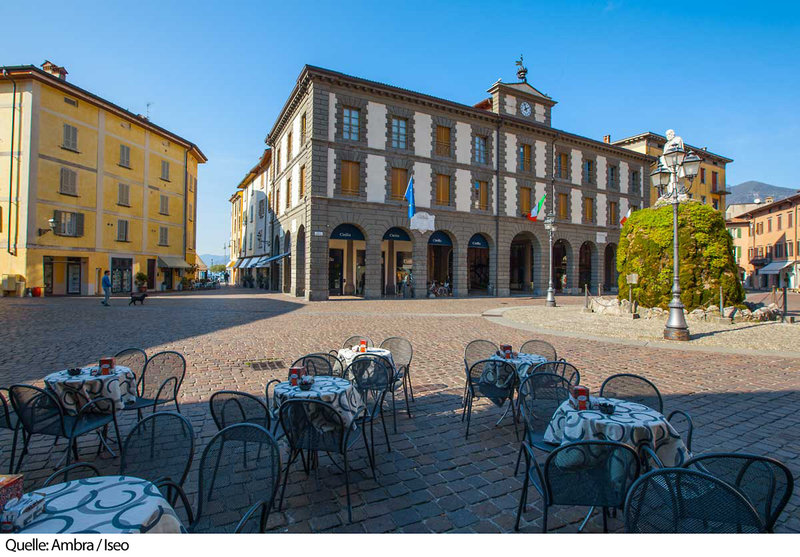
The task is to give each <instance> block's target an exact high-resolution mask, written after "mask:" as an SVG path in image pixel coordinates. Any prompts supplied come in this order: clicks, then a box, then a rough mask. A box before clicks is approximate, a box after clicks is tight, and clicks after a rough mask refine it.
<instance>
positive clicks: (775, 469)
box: [683, 453, 794, 532]
mask: <svg viewBox="0 0 800 557" xmlns="http://www.w3.org/2000/svg"><path fill="white" fill-rule="evenodd" d="M683 468H688V469H690V470H698V471H700V472H705V473H706V474H710V475H712V476H714V477H715V478H718V479H720V480H722V481H724V482H725V483H727V484H728V485H730V486H731V487H734V488H735V489H736V490H737V491H738V492H739V493H741V494H742V495H744V497H745V499H747V500H748V501H749V502H750V504H751V505H753V508H754V509H755V510H756V512H757V513H758V516H759V517H760V518H761V520H762V522H763V523H764V526H765V528H766V530H767V531H768V532H772V531H773V529H774V528H775V522H776V521H777V520H778V517H779V516H780V514H781V512H783V509H784V508H785V507H786V504H787V503H788V502H789V497H791V495H792V492H793V491H794V478H793V477H792V472H791V471H790V470H789V468H787V467H786V465H785V464H783V463H782V462H779V461H777V460H775V459H774V458H768V457H765V456H756V455H750V454H740V453H709V454H704V455H699V456H696V457H694V458H692V459H691V460H688V461H687V462H685V463H684V464H683Z"/></svg>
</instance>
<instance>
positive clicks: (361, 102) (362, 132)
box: [335, 95, 368, 146]
mask: <svg viewBox="0 0 800 557" xmlns="http://www.w3.org/2000/svg"><path fill="white" fill-rule="evenodd" d="M367 104H368V101H367V99H362V98H359V97H353V96H350V95H336V135H335V139H336V141H337V142H339V143H347V144H349V145H363V146H366V145H367V118H368V114H367ZM345 107H349V108H357V109H358V111H359V114H358V139H357V140H354V139H345V138H344V109H345Z"/></svg>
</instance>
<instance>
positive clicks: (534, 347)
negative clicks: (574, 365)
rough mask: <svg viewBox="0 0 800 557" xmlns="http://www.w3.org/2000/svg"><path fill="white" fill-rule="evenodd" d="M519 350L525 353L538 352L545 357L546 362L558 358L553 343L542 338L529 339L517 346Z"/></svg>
mask: <svg viewBox="0 0 800 557" xmlns="http://www.w3.org/2000/svg"><path fill="white" fill-rule="evenodd" d="M519 351H520V352H524V353H525V354H538V355H539V356H542V357H543V358H547V361H548V362H554V361H556V360H557V359H558V356H557V355H556V349H555V348H554V347H553V345H552V344H550V343H549V342H545V341H543V340H529V341H527V342H526V343H525V344H523V345H522V346H520V347H519Z"/></svg>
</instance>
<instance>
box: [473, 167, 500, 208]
mask: <svg viewBox="0 0 800 557" xmlns="http://www.w3.org/2000/svg"><path fill="white" fill-rule="evenodd" d="M493 178H494V174H492V172H491V171H489V170H482V169H477V170H472V171H471V172H470V176H469V179H470V182H469V188H470V196H469V211H470V213H475V214H478V215H493V214H494V198H495V195H494V188H495V186H494V185H493ZM475 182H486V186H487V188H488V191H487V192H486V195H487V196H488V200H487V201H488V203H487V208H486V209H480V208H479V207H478V205H479V203H480V197H479V194H478V190H477V188H476V187H475Z"/></svg>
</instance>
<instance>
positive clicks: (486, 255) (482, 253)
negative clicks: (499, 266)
mask: <svg viewBox="0 0 800 557" xmlns="http://www.w3.org/2000/svg"><path fill="white" fill-rule="evenodd" d="M492 244H493V242H492V240H491V236H490V235H489V234H486V233H484V232H476V233H475V234H473V235H472V236H471V237H470V239H469V240H468V242H467V293H468V294H491V293H492V292H491V289H490V286H492V282H493V279H492V277H493V273H492V269H493V268H494V265H493V264H492V255H493V254H492V249H493V246H492Z"/></svg>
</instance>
